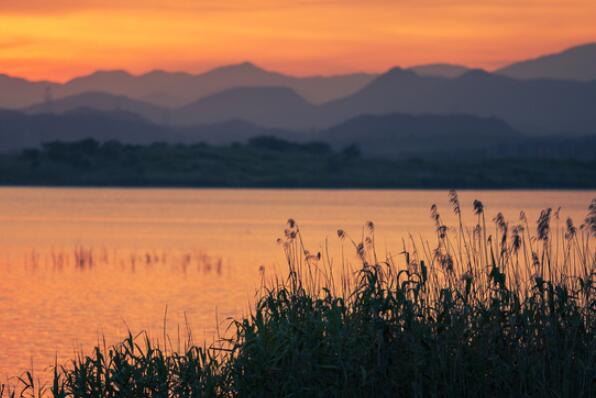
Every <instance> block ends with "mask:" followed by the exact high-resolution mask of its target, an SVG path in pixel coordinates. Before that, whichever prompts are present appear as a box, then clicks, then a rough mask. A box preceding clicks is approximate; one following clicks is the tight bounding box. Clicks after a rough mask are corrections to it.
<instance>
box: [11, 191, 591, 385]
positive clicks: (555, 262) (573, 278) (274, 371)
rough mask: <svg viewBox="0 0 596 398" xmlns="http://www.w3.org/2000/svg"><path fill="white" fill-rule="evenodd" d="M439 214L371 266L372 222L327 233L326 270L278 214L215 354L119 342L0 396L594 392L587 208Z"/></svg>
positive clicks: (144, 341)
mask: <svg viewBox="0 0 596 398" xmlns="http://www.w3.org/2000/svg"><path fill="white" fill-rule="evenodd" d="M450 204H451V206H452V210H453V212H454V214H455V216H456V220H457V221H456V225H455V226H454V227H448V226H447V225H445V223H444V222H443V218H442V217H441V215H440V213H439V209H438V208H437V206H434V205H433V207H432V208H431V217H432V221H433V222H434V223H435V227H436V241H435V243H433V244H431V243H430V242H428V241H421V240H420V241H418V240H416V239H415V238H414V237H410V239H409V241H404V243H403V248H402V251H401V253H400V254H399V256H396V257H393V256H387V258H385V259H380V258H379V256H378V254H377V253H376V250H375V243H374V242H375V236H374V235H375V225H374V224H373V223H372V222H369V223H367V224H366V228H365V231H364V233H363V236H362V237H361V239H353V238H352V237H350V235H349V234H348V233H346V232H345V231H343V230H339V231H338V239H340V240H341V244H342V251H343V252H344V253H346V254H345V255H344V256H343V258H342V259H341V260H342V261H341V264H336V265H333V266H332V265H331V261H330V260H329V259H328V258H326V255H321V254H320V253H316V254H313V253H311V252H309V251H308V250H307V248H306V247H305V245H304V241H303V239H302V236H301V232H300V228H299V226H298V224H297V223H296V222H295V221H294V220H289V221H288V226H287V229H286V231H285V237H284V238H283V239H280V240H279V243H280V244H281V245H282V247H283V250H285V252H286V255H287V259H288V263H287V265H288V275H287V277H285V278H275V277H274V278H273V279H264V283H263V286H262V288H261V291H260V296H259V299H258V301H257V303H256V305H255V307H254V309H253V311H252V313H251V315H249V316H247V317H245V318H243V319H238V320H234V321H232V323H231V325H230V330H229V331H230V333H229V334H228V335H227V336H228V337H227V338H222V340H221V341H220V342H219V343H218V344H217V345H214V346H211V347H197V346H195V345H193V344H192V342H191V341H190V340H189V341H188V342H186V344H184V347H183V348H181V347H176V349H174V347H173V344H172V343H171V342H170V343H169V344H168V343H167V342H166V343H164V344H162V345H161V346H156V345H155V343H153V342H152V341H151V340H150V339H149V338H148V337H147V336H146V335H144V334H142V335H140V336H137V337H133V336H132V335H129V336H128V338H127V339H125V340H124V342H123V343H121V344H119V345H116V346H112V347H108V346H106V345H105V344H104V345H103V346H101V347H96V348H95V350H94V351H93V352H92V353H91V354H89V355H87V356H83V355H81V356H79V357H77V358H75V359H74V360H73V361H72V362H71V363H70V364H69V365H66V366H56V368H55V371H54V377H53V381H52V383H50V384H48V385H45V386H43V387H41V388H40V387H39V386H37V385H36V383H34V378H33V376H32V375H30V374H26V376H25V377H23V378H22V379H21V385H20V386H18V391H16V390H8V389H6V387H3V388H4V389H0V397H2V396H19V395H22V396H35V395H43V394H48V395H51V396H54V397H119V396H126V397H146V396H151V397H203V396H223V397H235V396H238V397H244V396H251V397H252V396H255V397H270V396H275V397H277V396H280V397H282V396H292V397H319V396H320V397H328V396H335V397H362V396H379V397H385V396H387V397H389V396H391V397H394V396H407V397H445V396H453V397H477V396H478V397H481V396H487V397H492V396H505V397H524V396H544V397H578V396H586V397H589V396H595V394H596V340H595V339H594V327H595V326H596V316H595V315H596V314H595V311H596V284H595V282H596V254H595V252H594V238H595V237H596V200H594V201H592V203H591V204H590V207H589V209H588V215H587V217H586V219H585V222H584V223H583V224H582V225H581V226H575V225H574V224H573V222H572V221H571V220H564V221H562V222H560V220H559V219H558V217H559V212H558V211H553V210H551V209H546V210H544V211H543V212H542V213H541V214H540V217H539V218H538V220H537V222H536V224H535V226H532V224H531V223H530V221H529V220H528V219H527V217H526V215H525V214H523V213H522V214H521V215H520V217H519V219H518V220H516V221H515V222H514V223H511V222H508V221H507V220H506V219H505V218H504V217H503V215H502V214H498V215H497V216H496V217H494V218H493V219H492V220H487V216H486V214H485V209H484V206H483V204H482V203H481V202H479V201H475V202H474V205H473V208H474V214H475V218H476V222H475V224H474V225H473V226H471V227H467V226H466V225H464V222H463V221H462V210H463V209H462V206H461V205H460V202H459V199H458V197H457V193H455V192H451V193H450ZM350 252H353V253H354V254H355V256H356V257H357V258H358V259H359V265H358V267H357V268H356V269H352V268H351V267H350V265H349V264H350V261H348V259H349V258H350V257H351V256H350V255H349V254H348V253H350ZM166 341H167V339H166Z"/></svg>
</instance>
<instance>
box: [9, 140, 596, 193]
mask: <svg viewBox="0 0 596 398" xmlns="http://www.w3.org/2000/svg"><path fill="white" fill-rule="evenodd" d="M558 146H561V145H558ZM538 152H540V151H538ZM512 153H513V154H514V155H515V152H512ZM534 155H536V154H534ZM0 184H3V185H58V186H60V185H65V186H66V185H72V186H181V187H182V186H184V187H329V188H333V187H338V188H339V187H345V188H356V187H373V188H374V187H378V188H384V187H412V188H433V187H434V188H439V187H462V188H464V187H474V188H503V187H509V188H522V187H523V188H546V187H550V188H595V187H596V160H595V159H594V158H593V157H592V158H590V159H587V160H567V159H566V158H561V159H558V160H556V159H554V160H553V159H550V160H545V159H543V158H540V157H535V156H532V154H531V153H530V155H528V154H527V153H522V154H521V156H517V157H516V156H512V157H493V156H490V153H484V152H479V153H475V152H474V151H468V152H466V151H464V150H462V151H455V152H453V151H452V152H442V153H437V154H436V155H433V156H426V157H412V158H405V159H402V160H388V159H375V158H370V157H366V156H364V155H363V154H362V152H361V150H360V148H359V147H358V146H357V145H350V144H348V145H346V146H344V147H342V148H339V149H337V150H334V149H333V148H332V147H331V146H330V145H329V144H326V143H322V142H310V143H294V142H289V141H286V140H283V139H279V138H274V137H267V136H263V137H256V138H252V139H250V140H248V142H247V143H245V144H241V143H236V144H231V145H220V146H212V145H208V144H204V143H202V144H193V145H182V144H167V143H154V144H150V145H125V144H122V143H119V142H116V141H108V142H105V143H99V142H97V141H95V140H92V139H87V140H81V141H76V142H71V143H64V142H50V143H46V144H44V145H43V146H42V147H41V148H32V149H26V150H23V151H21V152H18V153H12V154H4V155H0Z"/></svg>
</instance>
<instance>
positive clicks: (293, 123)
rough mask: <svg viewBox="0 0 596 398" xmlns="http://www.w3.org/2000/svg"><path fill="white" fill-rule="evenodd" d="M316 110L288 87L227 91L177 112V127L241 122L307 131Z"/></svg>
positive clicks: (246, 88)
mask: <svg viewBox="0 0 596 398" xmlns="http://www.w3.org/2000/svg"><path fill="white" fill-rule="evenodd" d="M315 114H316V107H315V106H314V105H311V104H309V103H308V102H306V101H305V100H304V99H303V98H302V97H300V96H299V95H298V94H296V93H295V92H294V91H292V90H290V89H288V88H285V87H242V88H235V89H230V90H226V91H224V92H221V93H218V94H214V95H211V96H209V97H206V98H203V99H200V100H198V101H197V102H194V103H192V104H190V105H187V106H185V107H182V108H180V109H177V110H176V111H175V112H174V119H175V120H176V123H178V124H183V125H189V124H203V123H218V122H224V121H226V120H230V119H240V120H244V121H247V122H250V123H255V124H259V125H261V126H266V127H278V128H290V127H291V128H299V129H308V128H309V127H310V123H311V122H310V121H311V120H312V119H313V116H314V115H315Z"/></svg>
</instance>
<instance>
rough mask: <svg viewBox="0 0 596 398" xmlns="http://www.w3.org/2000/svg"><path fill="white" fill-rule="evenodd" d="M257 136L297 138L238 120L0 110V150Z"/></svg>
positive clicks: (220, 140)
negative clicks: (174, 120)
mask: <svg viewBox="0 0 596 398" xmlns="http://www.w3.org/2000/svg"><path fill="white" fill-rule="evenodd" d="M259 135H272V136H278V137H282V138H287V139H301V136H300V135H298V136H297V135H296V133H294V132H290V131H284V130H278V129H266V128H262V127H259V126H255V125H252V124H249V123H246V122H242V121H227V122H224V123H218V124H207V125H199V126H187V127H172V126H162V125H158V124H155V123H152V122H150V121H147V120H145V119H143V118H142V117H140V116H138V115H136V114H133V113H129V112H124V111H109V112H102V111H97V110H94V109H84V108H79V109H76V110H73V111H67V112H64V113H62V114H47V113H42V114H26V113H23V112H17V111H7V110H0V151H10V150H16V149H22V148H27V147H33V146H37V145H40V144H42V143H44V142H48V141H65V142H72V141H77V140H81V139H86V138H93V139H95V140H97V141H100V142H105V141H110V140H117V141H120V142H123V143H126V144H148V143H153V142H158V141H163V142H169V143H198V142H208V143H212V144H229V143H231V142H235V141H239V142H245V141H247V140H248V139H249V138H252V137H255V136H259Z"/></svg>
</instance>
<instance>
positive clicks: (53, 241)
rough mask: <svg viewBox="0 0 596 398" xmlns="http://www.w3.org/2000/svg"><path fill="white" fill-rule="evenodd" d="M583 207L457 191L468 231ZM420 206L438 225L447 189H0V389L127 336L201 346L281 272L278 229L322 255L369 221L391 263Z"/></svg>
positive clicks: (526, 194)
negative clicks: (290, 227)
mask: <svg viewBox="0 0 596 398" xmlns="http://www.w3.org/2000/svg"><path fill="white" fill-rule="evenodd" d="M595 196H596V192H594V191H591V192H585V191H584V192H568V191H566V192H560V191H499V192H491V191H482V192H473V191H463V192H460V200H461V201H462V205H465V206H466V208H465V209H464V211H465V212H466V214H468V215H469V216H468V217H469V219H470V220H472V219H473V217H472V215H471V213H472V210H471V204H472V201H473V200H474V199H475V198H479V199H481V200H482V201H483V202H484V203H485V207H486V211H487V214H488V215H490V216H491V217H492V216H493V215H494V214H496V212H498V211H501V212H503V213H504V214H505V216H506V217H508V218H510V219H515V220H516V219H517V217H518V214H519V211H520V210H522V209H523V210H526V212H527V214H528V216H529V217H530V219H532V220H535V218H536V217H537V215H538V213H539V211H540V210H541V209H543V208H546V207H554V208H556V207H558V206H562V207H563V210H562V213H561V214H562V216H564V217H567V216H571V217H572V218H574V219H575V220H576V222H577V223H578V224H579V223H580V222H581V220H583V218H584V216H585V214H586V208H587V206H588V204H589V201H590V200H591V199H592V198H593V197H595ZM432 203H437V204H438V205H439V206H440V208H441V209H442V215H443V216H444V218H446V219H447V221H449V220H450V218H449V214H450V211H448V205H447V192H446V191H398V190H395V191H366V190H363V191H339V190H330V191H316V190H166V189H139V190H136V189H44V188H41V189H21V188H18V189H17V188H0V380H5V379H6V377H8V376H14V375H17V374H19V373H20V372H21V371H22V370H23V369H31V368H32V367H33V369H35V370H36V371H38V372H42V371H43V370H44V369H47V368H48V366H49V365H51V364H53V362H54V360H55V358H56V356H57V357H58V360H59V362H61V361H64V360H66V359H68V358H70V357H72V355H73V352H75V351H80V350H83V351H85V350H86V349H88V348H89V347H91V346H92V345H93V344H95V343H96V342H97V341H98V339H102V338H103V337H104V336H105V339H106V341H107V342H108V343H115V342H117V341H119V339H120V338H121V337H123V336H125V334H126V332H127V330H129V329H130V330H132V331H134V332H139V331H142V330H147V331H149V332H150V333H151V334H152V335H153V336H155V337H160V336H162V335H163V328H164V318H165V319H167V330H168V334H169V335H170V336H173V338H174V339H176V336H177V334H178V326H180V328H181V329H182V330H184V329H185V325H187V324H188V325H189V326H190V327H191V329H192V331H193V336H194V340H195V342H199V343H200V342H202V341H203V340H210V339H212V338H213V336H214V334H215V333H216V328H217V321H216V320H219V323H220V324H221V325H222V327H225V325H226V322H228V321H226V319H227V318H228V317H230V316H239V315H242V314H243V313H245V312H246V311H247V310H248V308H249V304H250V302H251V301H252V299H253V297H254V293H255V291H256V289H257V287H258V285H259V281H260V278H261V276H260V273H259V268H260V267H261V266H264V267H265V272H266V273H268V274H271V273H273V272H274V271H275V270H279V271H280V272H283V271H284V266H283V264H284V258H283V254H282V250H281V249H280V247H279V246H278V245H277V244H276V242H275V241H276V238H278V237H280V236H281V235H282V234H283V229H284V227H285V223H286V220H287V219H288V217H293V218H295V219H296V220H297V221H298V222H299V224H300V226H301V231H302V233H303V237H304V238H305V240H306V244H307V246H308V248H309V249H310V250H311V251H317V250H320V249H321V248H322V247H323V246H324V244H325V240H326V239H327V238H328V242H329V243H328V245H329V250H330V252H331V254H332V256H333V255H334V254H336V253H337V252H338V247H339V242H338V240H337V237H336V230H337V228H343V229H345V230H346V231H348V232H349V233H351V234H352V235H353V236H358V235H359V234H360V231H361V230H362V225H363V224H364V223H365V222H366V221H367V220H373V221H375V223H376V225H377V235H376V242H377V249H378V251H380V252H381V253H383V252H387V251H391V250H393V251H395V252H398V251H400V250H401V238H402V237H406V236H407V233H413V234H416V235H418V234H420V235H422V236H425V237H428V238H429V239H433V238H434V234H433V229H432V222H431V220H430V218H429V207H430V205H431V204H432ZM166 306H167V317H166V316H165V315H166ZM181 333H182V332H181ZM182 334H184V333H182ZM197 340H198V341H197Z"/></svg>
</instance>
